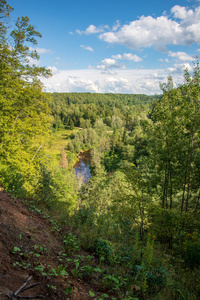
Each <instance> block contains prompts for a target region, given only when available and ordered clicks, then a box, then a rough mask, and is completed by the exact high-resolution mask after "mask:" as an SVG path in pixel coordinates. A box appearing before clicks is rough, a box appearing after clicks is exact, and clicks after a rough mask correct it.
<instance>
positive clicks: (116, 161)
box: [0, 0, 200, 300]
mask: <svg viewBox="0 0 200 300" xmlns="http://www.w3.org/2000/svg"><path fill="white" fill-rule="evenodd" d="M12 10H13V8H11V7H10V6H9V5H8V4H7V2H6V1H5V0H1V1H0V186H1V187H3V189H4V190H5V191H8V192H9V193H11V194H12V195H15V196H17V197H19V198H21V199H24V201H26V203H30V205H34V206H35V207H37V209H41V210H42V211H44V212H46V213H48V215H49V216H51V218H53V219H54V222H55V223H56V224H57V225H58V226H61V227H62V226H66V225H70V231H69V233H68V236H67V237H66V238H65V242H64V243H65V245H66V251H68V255H69V256H70V257H74V258H75V259H76V262H75V266H74V270H73V271H74V272H72V275H73V276H75V277H76V278H80V279H81V280H85V281H88V282H91V281H92V282H93V285H94V286H95V285H96V286H97V287H98V286H99V284H100V285H101V286H103V288H104V289H103V292H102V295H101V296H98V298H97V297H95V295H94V294H93V293H90V297H91V299H99V300H101V299H106V298H109V299H113V300H114V299H123V300H131V299H135V300H136V299H194V300H195V299H199V298H200V286H199V280H200V279H199V278H200V269H199V266H200V203H199V201H200V66H199V62H198V59H197V60H196V61H195V62H194V63H193V73H192V74H190V73H189V71H188V70H187V69H185V70H184V76H183V83H182V84H181V85H179V86H176V85H175V84H174V82H173V78H172V76H170V75H169V77H168V79H167V82H166V83H163V84H160V88H161V94H160V95H155V96H147V95H140V94H137V95H131V94H93V93H52V94H50V93H46V92H44V87H43V86H42V83H41V81H40V78H41V76H44V77H48V76H51V72H50V70H48V69H46V68H45V67H38V66H36V65H30V63H29V58H30V57H31V58H34V59H39V56H38V54H37V52H36V51H35V50H31V49H32V48H30V46H31V45H37V40H38V38H40V37H41V34H40V33H39V32H38V31H36V30H35V28H34V27H33V26H32V25H30V22H29V18H28V17H21V18H18V19H17V21H16V24H15V28H13V29H12V30H11V29H10V26H9V16H10V15H11V13H12ZM87 150H90V152H91V164H90V170H91V174H92V176H91V178H90V180H89V182H88V183H87V184H85V183H83V178H81V177H79V178H76V176H75V173H74V170H73V166H74V164H75V162H76V161H77V160H78V158H77V157H78V155H79V153H81V152H84V151H87ZM80 248H81V249H84V250H85V251H88V252H89V253H91V255H93V256H94V257H95V258H96V259H97V260H98V263H99V266H98V268H96V269H94V268H93V266H92V262H87V264H86V262H85V261H84V260H81V258H80V260H79V261H78V262H77V258H78V254H79V249H80ZM67 297H69V298H67ZM66 299H71V298H70V290H68V291H66Z"/></svg>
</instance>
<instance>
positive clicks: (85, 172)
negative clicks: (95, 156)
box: [74, 150, 91, 183]
mask: <svg viewBox="0 0 200 300" xmlns="http://www.w3.org/2000/svg"><path fill="white" fill-rule="evenodd" d="M78 158H79V161H77V162H76V163H75V165H74V171H75V174H76V177H77V178H79V179H80V180H82V182H84V183H88V180H89V178H90V177H91V173H90V162H91V153H90V150H88V151H84V152H82V153H80V154H79V156H78Z"/></svg>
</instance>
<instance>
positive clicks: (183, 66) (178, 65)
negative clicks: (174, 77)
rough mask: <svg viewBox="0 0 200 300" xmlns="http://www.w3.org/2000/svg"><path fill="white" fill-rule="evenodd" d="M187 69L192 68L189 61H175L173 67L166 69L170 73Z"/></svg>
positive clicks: (177, 72)
mask: <svg viewBox="0 0 200 300" xmlns="http://www.w3.org/2000/svg"><path fill="white" fill-rule="evenodd" d="M185 69H188V71H189V72H192V70H193V68H192V66H191V65H190V64H189V63H176V64H174V65H173V67H170V68H168V69H167V71H168V72H169V73H170V74H178V75H180V74H182V73H183V70H185Z"/></svg>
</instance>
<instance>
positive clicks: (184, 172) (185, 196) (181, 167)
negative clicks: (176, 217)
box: [148, 62, 200, 212]
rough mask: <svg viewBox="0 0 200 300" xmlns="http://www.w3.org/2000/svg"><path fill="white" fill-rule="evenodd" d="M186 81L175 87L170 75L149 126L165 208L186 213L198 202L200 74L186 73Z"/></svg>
mask: <svg viewBox="0 0 200 300" xmlns="http://www.w3.org/2000/svg"><path fill="white" fill-rule="evenodd" d="M184 78H185V82H184V84H183V85H181V86H179V87H178V88H174V85H173V80H172V78H171V76H170V77H169V78H168V82H167V84H164V85H162V86H161V87H162V89H163V96H162V99H160V100H158V101H157V102H155V104H154V105H153V108H152V112H151V117H152V119H153V121H154V122H153V123H152V124H151V125H150V126H149V127H148V137H149V140H148V145H149V146H148V148H149V149H148V150H149V153H150V157H151V162H152V165H151V169H152V170H154V180H155V184H156V185H157V187H158V190H159V191H160V197H161V203H162V208H170V209H171V208H172V207H173V206H174V207H178V208H179V209H180V210H181V211H185V212H187V211H188V210H189V208H190V209H191V208H193V209H194V207H195V205H194V203H196V206H198V203H199V197H200V195H199V179H200V178H199V146H200V139H199V133H200V86H199V82H200V72H199V63H198V62H197V63H196V64H194V69H193V76H190V75H189V72H188V70H185V75H184Z"/></svg>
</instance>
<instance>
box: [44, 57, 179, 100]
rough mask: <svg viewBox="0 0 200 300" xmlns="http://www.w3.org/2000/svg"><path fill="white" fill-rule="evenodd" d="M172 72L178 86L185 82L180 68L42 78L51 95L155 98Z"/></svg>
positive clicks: (87, 72)
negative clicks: (143, 96)
mask: <svg viewBox="0 0 200 300" xmlns="http://www.w3.org/2000/svg"><path fill="white" fill-rule="evenodd" d="M107 62H108V61H107ZM110 64H111V62H110ZM175 68H176V72H175ZM169 71H172V72H174V75H173V78H174V81H175V82H176V83H177V84H179V83H181V82H182V80H183V69H182V70H181V66H180V65H179V66H178V65H177V66H174V69H173V70H169V69H156V70H153V69H142V70H141V69H140V70H136V69H135V70H127V69H118V70H117V72H113V73H106V72H102V71H101V70H98V69H82V70H62V71H58V70H57V71H56V72H55V73H54V76H52V77H51V78H49V79H45V78H42V79H41V80H42V82H43V83H44V85H45V87H46V90H47V91H48V92H56V91H57V92H92V93H133V94H135V93H136V94H137V93H139V94H142V93H143V94H148V95H153V94H155V93H157V94H159V93H161V91H160V88H159V83H160V82H163V81H166V78H167V76H168V74H169ZM178 72H180V73H178Z"/></svg>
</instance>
